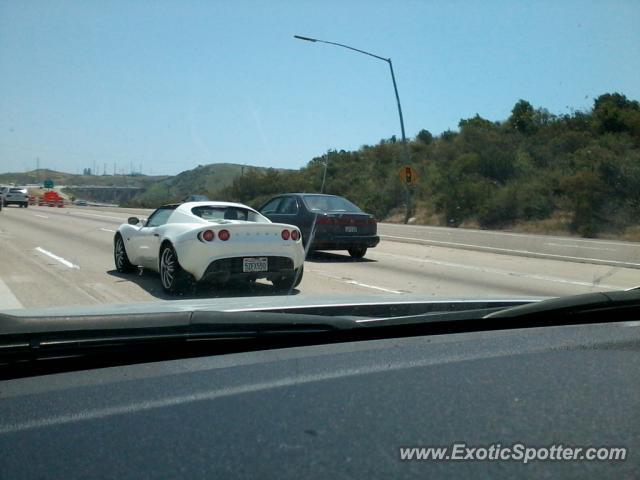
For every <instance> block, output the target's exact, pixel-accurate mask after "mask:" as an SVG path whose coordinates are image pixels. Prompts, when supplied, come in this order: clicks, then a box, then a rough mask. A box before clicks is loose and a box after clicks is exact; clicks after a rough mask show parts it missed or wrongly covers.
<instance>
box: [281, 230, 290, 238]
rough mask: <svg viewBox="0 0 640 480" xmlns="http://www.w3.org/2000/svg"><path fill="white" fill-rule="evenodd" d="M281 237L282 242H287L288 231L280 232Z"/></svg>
mask: <svg viewBox="0 0 640 480" xmlns="http://www.w3.org/2000/svg"><path fill="white" fill-rule="evenodd" d="M281 235H282V239H283V240H289V236H290V234H289V230H282V234H281Z"/></svg>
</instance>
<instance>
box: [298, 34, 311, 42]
mask: <svg viewBox="0 0 640 480" xmlns="http://www.w3.org/2000/svg"><path fill="white" fill-rule="evenodd" d="M293 38H297V39H298V40H305V41H307V42H317V40H316V39H315V38H309V37H301V36H300V35H294V36H293Z"/></svg>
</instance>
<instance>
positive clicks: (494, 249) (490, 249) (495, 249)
mask: <svg viewBox="0 0 640 480" xmlns="http://www.w3.org/2000/svg"><path fill="white" fill-rule="evenodd" d="M380 238H397V239H401V240H413V241H415V242H423V243H425V244H427V245H429V244H432V243H437V244H439V245H442V246H444V247H446V246H450V247H451V246H456V247H472V248H473V249H476V250H486V251H487V252H507V253H520V254H525V255H534V256H538V257H553V258H559V259H566V260H578V261H581V262H585V263H593V262H594V261H596V262H607V263H609V264H616V265H618V266H621V267H626V266H628V267H633V268H637V267H640V263H633V262H622V261H619V260H606V259H602V258H586V257H571V256H569V255H556V254H553V253H541V252H532V251H530V250H514V249H511V248H498V247H485V246H483V245H475V244H472V243H456V242H442V241H439V240H428V239H425V238H411V237H397V236H393V235H380Z"/></svg>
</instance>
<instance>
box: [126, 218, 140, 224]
mask: <svg viewBox="0 0 640 480" xmlns="http://www.w3.org/2000/svg"><path fill="white" fill-rule="evenodd" d="M127 223H128V224H129V225H138V224H139V223H140V219H139V218H138V217H129V218H128V219H127Z"/></svg>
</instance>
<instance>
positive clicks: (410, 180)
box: [400, 165, 418, 185]
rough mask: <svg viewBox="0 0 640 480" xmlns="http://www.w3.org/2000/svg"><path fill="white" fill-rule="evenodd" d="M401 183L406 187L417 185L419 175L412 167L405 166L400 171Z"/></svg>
mask: <svg viewBox="0 0 640 480" xmlns="http://www.w3.org/2000/svg"><path fill="white" fill-rule="evenodd" d="M400 181H401V182H402V183H404V184H406V185H415V184H416V183H417V182H418V174H417V173H416V171H415V169H414V168H413V167H412V166H411V165H405V166H404V167H402V168H401V169H400Z"/></svg>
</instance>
